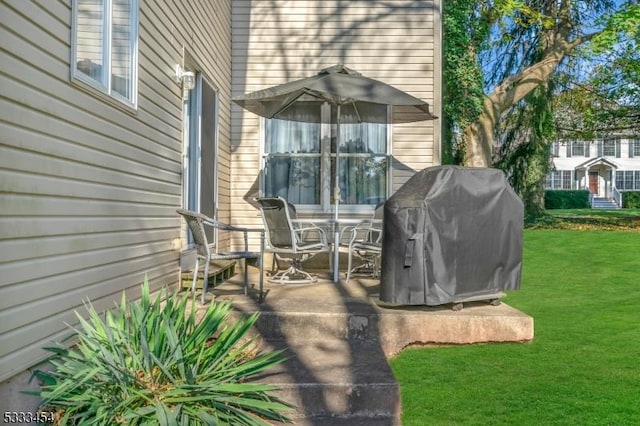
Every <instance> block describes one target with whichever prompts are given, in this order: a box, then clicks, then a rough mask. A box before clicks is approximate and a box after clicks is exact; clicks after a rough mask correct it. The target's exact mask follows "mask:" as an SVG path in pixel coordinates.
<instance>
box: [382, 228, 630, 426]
mask: <svg viewBox="0 0 640 426" xmlns="http://www.w3.org/2000/svg"><path fill="white" fill-rule="evenodd" d="M524 237H525V238H524V262H523V264H524V267H523V276H522V286H521V289H520V290H519V291H515V292H510V293H509V294H508V296H507V298H506V299H505V302H506V303H508V304H509V305H511V306H514V307H516V308H518V309H520V310H522V311H524V312H525V313H527V314H529V315H531V316H532V317H533V318H534V322H535V337H534V340H533V342H531V343H526V344H516V343H509V344H507V343H505V344H482V345H470V346H449V347H438V348H418V349H408V350H406V351H404V352H403V353H402V354H400V355H399V356H398V357H397V358H395V359H394V360H392V362H391V365H392V368H393V371H394V373H395V375H396V377H397V379H398V381H399V383H400V389H401V392H402V407H403V425H420V426H422V425H522V424H526V425H552V424H553V425H631V424H640V233H638V232H636V231H626V232H625V231H611V230H609V231H598V230H596V231H575V230H557V229H529V230H526V231H525V236H524Z"/></svg>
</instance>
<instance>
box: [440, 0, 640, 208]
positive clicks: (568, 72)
mask: <svg viewBox="0 0 640 426" xmlns="http://www.w3.org/2000/svg"><path fill="white" fill-rule="evenodd" d="M447 4H448V5H447ZM639 10H640V7H639V6H638V4H637V2H636V1H620V0H580V1H578V0H522V1H518V0H475V1H468V2H463V1H453V2H445V20H444V22H445V40H447V38H449V37H452V38H453V39H454V40H453V41H448V42H447V41H446V42H445V66H444V72H445V101H444V105H445V108H444V112H445V115H446V114H448V113H450V111H451V110H453V112H454V114H453V115H450V116H447V117H446V119H447V120H448V121H447V122H446V128H447V129H448V130H449V132H450V133H451V134H447V133H445V140H446V141H448V142H449V143H450V144H452V145H451V146H453V147H454V148H461V149H459V150H458V155H457V158H458V159H461V162H462V163H463V164H465V165H467V166H485V167H487V166H491V165H496V166H499V167H502V168H504V169H505V170H506V171H507V172H508V174H509V176H510V178H511V180H512V183H513V184H514V187H515V188H516V189H517V190H518V191H519V193H520V194H521V195H522V196H523V199H524V201H525V204H527V211H528V212H530V213H531V214H538V213H539V212H541V211H542V200H541V194H542V185H543V183H544V177H545V175H546V172H547V168H548V164H549V161H548V159H549V156H548V153H549V145H550V143H551V140H552V139H553V138H554V137H555V130H556V124H557V123H556V122H555V121H554V107H557V105H558V104H557V103H556V102H553V100H554V98H555V97H556V95H557V93H558V91H559V90H563V91H564V92H565V93H566V94H567V95H566V97H567V98H569V93H572V92H575V91H576V90H575V88H576V87H577V86H573V85H572V86H570V85H568V84H567V83H568V82H572V84H573V82H577V81H580V80H582V81H584V79H585V77H586V76H587V75H593V78H595V80H593V81H592V82H591V83H592V84H596V83H597V84H599V85H602V83H603V82H611V83H613V81H617V80H616V79H618V80H619V79H621V76H622V75H623V74H621V72H620V71H619V70H613V69H612V68H611V67H608V68H607V67H601V69H600V70H599V74H597V77H596V74H595V73H593V72H594V71H596V70H597V67H596V66H594V62H593V59H594V58H596V57H603V55H613V56H614V57H615V59H616V61H617V62H615V63H616V64H617V65H620V66H621V67H622V66H624V76H625V78H631V77H634V76H635V77H637V75H638V74H637V72H638V69H637V64H638V62H637V59H638V57H637V56H638V54H637V49H635V47H637V46H638V45H637V38H638V28H639V27H640V12H639ZM447 14H448V15H449V17H448V18H447ZM449 19H450V20H452V21H456V23H455V24H454V23H453V22H449ZM461 31H466V32H465V34H464V35H463V34H460V32H461ZM629 40H635V44H633V43H632V44H628V41H629ZM464 43H468V46H467V49H466V50H465V49H464ZM634 49H635V50H634ZM452 51H453V55H454V58H455V59H456V61H454V60H452V58H451V54H452ZM455 55H457V56H455ZM634 55H635V56H634ZM625 58H626V59H625ZM611 61H612V59H609V64H610V63H611ZM454 67H455V68H456V69H455V70H454V69H453V68H454ZM460 67H464V68H465V69H463V70H461V69H459V68H460ZM478 70H480V72H481V74H480V76H477V75H476V74H473V73H475V72H477V71H478ZM585 70H588V72H585ZM468 75H474V76H475V78H474V79H473V80H472V81H473V83H475V84H476V85H477V84H478V82H479V81H481V82H482V84H483V95H482V96H477V93H476V92H473V91H470V90H468V89H467V88H468V87H469V85H468V81H469V80H468V79H465V78H463V76H468ZM623 80H624V79H623ZM627 81H629V80H627ZM635 81H637V79H636V80H635ZM472 87H473V88H477V86H472ZM602 87H604V86H602ZM610 87H611V88H613V84H612V85H611V86H610ZM618 87H619V89H616V91H610V92H609V93H606V94H605V93H603V94H602V99H609V102H610V100H611V99H612V98H613V99H615V100H616V102H618V103H619V101H620V99H623V100H626V99H628V98H629V97H630V96H631V95H630V94H628V93H627V94H624V93H623V92H622V90H623V88H625V87H626V88H629V87H630V86H629V85H628V84H627V85H620V86H618ZM452 88H453V89H452ZM636 92H637V91H636ZM469 93H470V94H471V95H472V96H471V99H469V98H468V97H466V98H465V96H466V95H467V94H469ZM479 100H480V101H481V108H478V101H479ZM575 100H576V102H577V101H579V99H578V98H575ZM588 101H589V100H588V99H587V98H586V97H585V98H584V99H582V100H580V102H581V103H582V105H584V104H585V103H586V102H588ZM452 103H453V104H455V105H454V106H452V107H451V108H449V104H452ZM603 103H604V101H603ZM468 104H471V105H472V106H473V108H469V107H467V106H466V105H468ZM574 105H575V106H578V107H579V104H578V103H575V104H574ZM592 105H594V107H593V108H592V109H591V111H586V113H587V114H591V115H592V116H593V118H592V120H593V121H594V122H596V121H598V120H600V118H601V117H599V114H600V113H599V112H598V110H597V109H596V107H595V105H597V104H595V103H592ZM565 107H566V105H565ZM565 109H566V108H565ZM569 109H571V108H569ZM614 109H615V108H611V110H612V111H613V110H614ZM455 113H457V115H456V114H455ZM617 113H618V114H626V115H625V117H627V116H628V114H627V113H626V112H620V110H618V111H617ZM575 115H576V114H575V113H574V114H573V116H575ZM570 116H571V114H567V115H566V117H570ZM449 120H450V121H451V122H449ZM445 151H446V150H445ZM452 157H453V158H456V156H455V155H453V156H452Z"/></svg>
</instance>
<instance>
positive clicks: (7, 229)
mask: <svg viewBox="0 0 640 426" xmlns="http://www.w3.org/2000/svg"><path fill="white" fill-rule="evenodd" d="M441 8H442V1H441V0H426V1H415V0H384V1H383V0H350V1H344V0H323V1H319V0H214V1H211V0H182V1H174V0H118V1H115V0H40V1H35V0H3V1H2V2H0V32H1V33H0V34H1V35H0V38H1V40H2V43H0V150H1V153H0V182H1V183H2V185H1V186H0V401H2V403H1V404H0V407H2V408H3V410H4V411H8V410H12V411H16V410H18V411H19V410H20V408H19V405H18V402H16V400H17V399H19V396H20V393H19V392H20V391H21V390H23V389H24V386H25V383H26V382H27V381H28V378H29V376H30V374H29V371H28V370H29V369H30V368H32V367H33V366H34V365H36V364H37V363H38V362H40V361H42V360H43V359H44V358H45V356H46V355H47V353H46V352H45V351H43V350H42V347H44V346H48V345H50V344H51V342H52V341H54V340H60V339H62V338H64V337H66V336H67V335H68V333H69V331H68V328H67V325H66V324H67V323H71V324H73V323H74V322H76V321H77V319H76V317H75V315H74V310H80V311H82V310H83V309H82V308H83V302H84V301H85V300H86V299H91V300H92V302H93V303H94V305H95V306H96V308H97V309H105V308H107V307H111V306H113V303H114V301H118V300H119V298H120V295H121V293H122V291H127V292H128V293H129V295H130V296H131V297H136V296H137V292H138V291H139V288H140V284H141V282H142V281H143V279H144V277H145V275H147V276H148V277H149V279H150V281H151V284H152V286H153V288H154V289H157V288H159V287H160V286H163V285H167V286H173V287H174V288H175V287H176V286H177V283H178V280H179V274H180V264H181V260H184V259H188V258H189V256H191V255H192V253H193V249H192V247H191V246H190V245H189V243H188V238H187V232H186V228H185V226H184V224H183V223H181V220H180V218H179V216H178V215H177V213H176V209H177V208H180V207H186V208H189V209H193V210H199V211H201V212H203V213H206V214H208V215H210V216H216V217H218V218H219V219H220V220H222V221H225V222H232V223H235V224H241V225H259V224H260V219H259V216H258V212H257V210H256V209H255V207H254V206H253V205H252V204H251V200H252V198H253V197H255V196H256V195H259V194H265V193H269V192H270V191H275V190H282V189H283V188H281V187H278V186H277V185H276V184H275V183H274V182H273V181H271V182H266V181H265V180H264V170H265V168H267V167H272V166H274V167H275V164H276V163H277V161H274V160H273V159H275V158H285V157H288V158H289V159H293V158H294V157H296V156H298V154H299V151H298V152H295V147H294V146H293V145H291V146H285V147H279V148H277V149H276V148H274V147H273V145H271V144H270V142H269V141H270V138H271V137H272V136H273V135H274V134H276V133H275V132H281V133H282V132H287V130H284V129H282V128H280V129H278V128H277V127H278V126H277V125H274V123H269V122H268V120H264V119H261V118H259V117H257V116H255V115H253V114H251V113H249V112H247V111H243V110H242V109H241V108H239V107H237V106H236V105H232V102H231V98H232V96H233V95H240V94H243V93H246V92H250V91H253V90H257V89H262V88H265V87H268V86H271V85H275V84H278V83H282V82H285V81H288V80H292V79H295V78H301V77H306V76H309V75H312V74H314V73H315V72H317V71H318V70H320V69H322V68H326V67H329V66H332V65H335V64H337V63H344V64H345V65H346V66H348V67H349V68H352V69H355V70H357V71H359V72H361V73H363V74H364V75H366V76H368V77H371V78H375V79H379V80H383V81H384V82H386V83H389V84H392V85H394V86H396V87H398V88H400V89H402V90H405V91H407V92H409V93H411V94H412V95H414V96H416V97H419V98H421V99H423V100H425V101H427V102H428V103H429V104H430V105H431V107H432V112H433V113H434V114H435V115H436V116H439V115H440V97H441V94H440V87H441V76H440V74H441V60H440V56H441V45H442V41H441ZM177 66H179V67H180V68H179V69H177ZM181 70H186V71H187V72H188V74H186V75H185V77H193V78H180V77H181V76H183V74H182V73H181V72H176V71H181ZM191 73H192V74H191ZM310 127H311V126H308V125H300V126H299V127H298V128H296V129H294V130H293V133H292V134H294V133H295V134H297V135H298V136H302V135H304V134H305V133H306V132H307V131H309V130H310ZM374 127H375V129H374ZM321 130H322V132H323V135H324V136H326V137H328V138H330V137H331V135H332V134H333V126H331V125H327V126H326V127H324V128H323V129H321ZM352 131H353V132H354V133H353V134H354V135H356V136H357V135H358V134H364V133H366V132H369V131H372V132H375V133H376V135H377V137H376V138H375V140H376V145H375V146H374V145H373V144H370V146H369V148H371V151H372V152H371V154H370V155H369V153H368V151H367V152H366V153H357V155H356V154H354V155H352V156H351V157H353V161H351V162H349V161H346V160H345V161H343V162H342V164H343V165H347V167H346V168H345V171H344V173H345V175H346V174H349V176H351V174H352V173H356V172H357V171H358V170H359V169H358V167H357V164H358V163H359V159H360V158H361V157H362V158H364V157H366V160H371V161H370V162H371V163H375V164H377V165H379V166H380V170H377V173H378V172H379V173H378V174H377V176H378V177H379V178H380V179H379V180H378V181H377V182H379V183H380V185H378V186H371V187H368V189H367V191H365V194H364V195H362V196H360V195H361V194H357V196H354V198H353V199H349V200H345V205H344V212H345V213H346V214H349V213H350V214H354V215H357V214H366V213H370V212H371V211H372V209H373V206H374V205H375V202H376V201H378V200H379V199H381V198H386V197H388V196H389V195H391V194H392V193H393V192H394V191H395V190H396V189H397V188H398V187H399V186H400V185H402V184H403V183H404V182H405V181H406V180H407V179H409V178H410V177H411V176H412V175H413V173H415V172H416V171H418V170H421V169H423V168H425V167H428V166H432V165H436V164H439V162H440V151H439V147H440V120H433V121H429V122H421V123H411V124H406V125H405V124H402V125H393V126H391V125H389V126H386V125H385V126H369V125H364V126H362V127H361V128H354V129H352ZM356 136H354V137H356ZM307 139H308V138H307ZM323 140H324V139H323ZM332 155H335V154H334V153H333V152H332V151H331V144H328V143H326V142H323V145H322V151H321V152H313V153H310V154H309V155H308V156H309V158H311V157H314V159H313V160H309V161H310V162H314V161H315V164H316V166H317V167H313V168H309V169H308V170H307V171H308V172H310V173H311V172H313V176H311V177H310V178H309V179H308V180H307V181H305V185H306V184H308V183H309V182H312V181H314V182H315V183H314V186H313V188H314V194H315V198H313V197H307V196H308V195H310V194H303V193H302V192H303V191H302V187H301V186H300V183H299V182H298V181H296V180H293V179H290V184H291V188H293V189H292V192H291V194H292V195H291V196H292V197H293V194H294V193H295V192H296V191H298V193H299V194H300V195H296V197H298V198H295V199H294V200H293V201H294V202H297V203H298V204H301V209H300V210H301V213H302V214H310V215H313V214H327V213H328V212H329V211H330V210H331V206H330V203H331V200H330V199H329V197H328V196H327V193H326V192H319V191H318V190H317V188H318V186H317V182H320V180H322V179H326V177H327V176H330V173H329V171H330V167H331V160H330V159H331V157H332ZM341 156H342V154H341ZM349 156H350V155H346V154H345V158H347V157H349ZM319 158H323V159H324V160H323V162H322V165H320V163H319V162H318V161H317V160H318V159H319ZM349 164H354V165H355V166H354V167H353V168H350V166H348V165H349ZM269 170H272V169H269ZM273 170H275V169H273ZM272 176H273V174H272ZM345 179H346V178H345ZM349 179H350V178H349ZM274 185H275V186H274ZM301 196H305V197H306V198H300V197H301ZM216 238H217V243H218V244H219V246H221V247H223V248H228V247H231V246H234V245H236V244H237V243H239V242H236V241H233V240H231V239H230V238H229V236H228V235H225V233H223V232H221V233H220V234H219V235H217V236H216ZM253 243H254V244H255V241H254V242H253Z"/></svg>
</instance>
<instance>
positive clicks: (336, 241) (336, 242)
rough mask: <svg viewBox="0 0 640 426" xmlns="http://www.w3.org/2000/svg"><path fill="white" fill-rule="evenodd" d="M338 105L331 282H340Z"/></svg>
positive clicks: (338, 109) (337, 113) (337, 116)
mask: <svg viewBox="0 0 640 426" xmlns="http://www.w3.org/2000/svg"><path fill="white" fill-rule="evenodd" d="M339 157H340V104H339V103H338V105H337V109H336V165H335V168H336V171H335V186H334V189H333V203H334V211H333V282H334V283H337V282H339V281H340V226H339V224H338V209H339V205H340V180H339V179H340V169H339V165H340V164H339Z"/></svg>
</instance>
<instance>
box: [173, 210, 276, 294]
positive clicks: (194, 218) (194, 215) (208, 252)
mask: <svg viewBox="0 0 640 426" xmlns="http://www.w3.org/2000/svg"><path fill="white" fill-rule="evenodd" d="M177 212H178V214H180V215H181V216H182V217H184V219H185V221H186V222H187V225H188V226H189V229H190V230H191V235H192V236H193V241H194V243H195V245H196V264H195V266H194V268H193V283H192V284H191V293H192V294H193V295H195V291H196V282H197V280H198V271H199V267H200V261H203V262H204V278H203V281H202V303H204V301H205V298H204V296H205V294H206V293H207V281H208V278H209V264H210V263H211V261H212V260H235V259H244V265H243V266H244V294H245V295H246V294H247V290H248V287H249V272H248V268H247V266H248V265H247V260H248V259H255V260H256V262H257V263H258V267H259V269H260V278H259V282H260V288H259V289H260V294H259V296H258V298H259V302H262V298H263V292H262V289H263V264H262V263H263V262H262V258H263V253H264V238H265V232H264V229H250V228H240V227H236V226H232V225H229V224H226V223H223V222H220V221H218V220H216V219H212V218H210V217H208V216H205V215H203V214H202V213H198V212H194V211H190V210H184V209H178V210H177ZM206 226H210V227H212V228H216V229H220V230H223V231H229V232H241V233H243V237H244V250H242V251H230V252H223V251H219V250H218V247H217V245H215V244H213V243H210V242H209V241H208V238H207V234H206V232H205V227H206ZM249 232H259V233H260V252H253V251H249V235H248V234H249Z"/></svg>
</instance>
